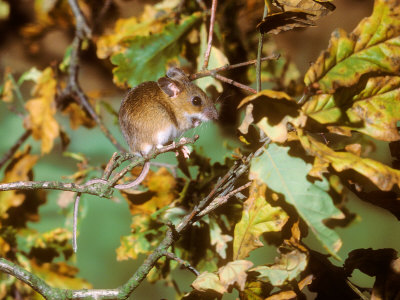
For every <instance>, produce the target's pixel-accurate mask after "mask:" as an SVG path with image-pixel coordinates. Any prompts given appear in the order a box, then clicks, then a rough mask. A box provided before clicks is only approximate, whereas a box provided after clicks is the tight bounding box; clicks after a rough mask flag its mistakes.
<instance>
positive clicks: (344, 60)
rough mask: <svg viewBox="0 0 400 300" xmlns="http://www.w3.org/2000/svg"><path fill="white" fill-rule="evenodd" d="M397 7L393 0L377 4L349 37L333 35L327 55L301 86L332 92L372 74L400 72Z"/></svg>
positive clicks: (312, 69) (336, 33)
mask: <svg viewBox="0 0 400 300" xmlns="http://www.w3.org/2000/svg"><path fill="white" fill-rule="evenodd" d="M399 13H400V7H399V6H398V1H396V0H387V1H385V0H377V1H375V6H374V10H373V13H372V15H371V17H369V18H365V19H364V20H362V21H361V22H360V23H359V25H358V26H357V27H356V29H355V30H354V31H353V32H352V33H351V34H350V35H349V34H347V33H346V32H345V31H344V30H341V29H339V30H336V31H334V32H333V34H332V37H331V40H330V45H329V48H328V50H327V51H325V52H323V53H322V54H321V56H320V57H319V58H318V59H317V61H316V62H315V64H313V65H312V66H311V68H310V69H309V70H308V71H307V73H306V75H305V78H304V82H305V84H306V85H307V86H309V87H312V88H313V89H320V90H322V91H323V92H332V91H334V90H336V89H337V88H339V87H344V86H345V87H348V86H351V85H354V84H355V83H357V82H358V80H359V79H360V78H361V76H362V75H364V74H368V73H372V72H384V73H395V72H398V71H399V69H400V64H399V63H398V62H399V59H400V36H399V35H400V18H399V17H398V15H399Z"/></svg>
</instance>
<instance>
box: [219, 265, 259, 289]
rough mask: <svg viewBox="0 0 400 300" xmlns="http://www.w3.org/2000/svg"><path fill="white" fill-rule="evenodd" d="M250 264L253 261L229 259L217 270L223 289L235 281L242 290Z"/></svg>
mask: <svg viewBox="0 0 400 300" xmlns="http://www.w3.org/2000/svg"><path fill="white" fill-rule="evenodd" d="M252 266H253V263H252V262H251V261H248V260H235V261H231V262H229V263H227V264H226V265H225V266H223V267H221V268H220V269H219V270H218V275H219V280H220V282H221V283H222V284H223V285H224V287H225V289H228V287H229V286H230V285H233V284H235V283H236V284H237V285H238V287H239V290H240V291H243V290H244V285H245V284H246V279H247V273H246V271H247V270H248V269H250V268H251V267H252Z"/></svg>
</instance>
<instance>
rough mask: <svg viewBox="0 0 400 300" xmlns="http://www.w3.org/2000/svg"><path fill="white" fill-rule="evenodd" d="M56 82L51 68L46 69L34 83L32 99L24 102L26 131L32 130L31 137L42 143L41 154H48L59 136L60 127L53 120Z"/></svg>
mask: <svg viewBox="0 0 400 300" xmlns="http://www.w3.org/2000/svg"><path fill="white" fill-rule="evenodd" d="M55 95H56V80H55V78H54V74H53V70H52V69H51V67H48V68H46V69H45V70H44V71H43V72H42V73H41V76H40V77H39V78H38V81H37V82H36V86H35V88H34V90H33V96H34V98H33V99H30V100H28V101H27V102H26V104H25V108H26V110H27V111H28V112H29V115H28V116H27V117H26V118H25V120H24V126H25V128H26V129H31V130H32V136H33V137H34V138H35V139H36V140H41V141H42V147H41V150H42V154H45V153H49V152H50V151H51V149H52V148H53V145H54V139H55V138H57V137H58V136H59V135H60V126H59V125H58V122H57V121H56V119H55V118H54V115H55V113H56V103H55V101H54V100H55Z"/></svg>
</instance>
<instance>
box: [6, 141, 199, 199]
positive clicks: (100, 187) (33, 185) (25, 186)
mask: <svg viewBox="0 0 400 300" xmlns="http://www.w3.org/2000/svg"><path fill="white" fill-rule="evenodd" d="M198 138H199V136H198V135H195V136H194V137H193V138H183V139H181V140H180V141H179V142H177V143H173V144H170V145H167V146H164V147H162V148H160V149H154V150H153V151H151V152H150V153H149V155H148V158H147V159H153V158H155V157H157V156H158V155H159V154H161V153H165V152H170V151H175V150H176V149H178V148H179V147H181V146H184V145H187V144H191V143H194V142H195V141H196V140H197V139H198ZM131 158H132V155H131V154H129V153H128V154H126V155H121V156H120V158H115V156H114V155H113V157H112V158H111V161H113V167H110V168H111V169H112V170H114V169H115V168H116V167H118V166H119V165H120V163H121V162H123V161H125V160H128V159H131ZM145 160H146V159H145V158H143V157H136V158H135V159H134V161H133V162H131V163H130V164H129V165H128V166H127V167H125V168H124V169H123V170H122V171H121V172H118V173H117V174H115V175H114V176H113V177H112V178H111V179H110V180H105V179H100V178H97V179H92V180H89V181H88V182H86V183H84V184H77V183H72V182H71V183H69V182H59V181H17V182H9V183H0V191H10V190H38V189H47V190H62V191H70V192H77V193H85V194H91V195H96V196H100V197H105V198H110V197H111V196H112V192H113V189H112V188H113V186H114V185H115V184H116V182H117V181H118V180H119V179H121V178H122V177H123V176H124V175H125V174H126V173H127V172H129V171H130V170H131V169H132V168H133V167H135V166H137V165H139V164H143V163H144V161H145ZM112 170H111V172H112ZM107 172H109V171H107ZM110 174H111V173H110Z"/></svg>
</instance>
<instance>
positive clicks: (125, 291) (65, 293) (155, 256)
mask: <svg viewBox="0 0 400 300" xmlns="http://www.w3.org/2000/svg"><path fill="white" fill-rule="evenodd" d="M125 157H127V156H125ZM252 158H253V154H250V155H249V156H247V157H243V158H242V159H241V160H240V161H236V162H235V164H234V165H233V166H232V167H231V168H230V169H229V171H228V172H227V173H226V174H225V175H224V176H223V177H222V178H220V179H219V180H218V181H217V184H216V185H215V187H214V188H213V189H212V190H211V192H210V193H209V194H208V196H207V197H205V198H204V199H203V200H201V201H200V202H199V204H198V205H197V206H196V207H195V208H193V210H192V211H191V212H190V213H189V214H187V215H186V216H185V217H184V218H183V219H182V221H181V222H180V223H179V225H178V226H176V228H169V229H168V230H167V232H166V236H165V238H164V239H163V241H162V242H161V243H160V244H159V245H158V247H157V248H156V249H155V250H154V251H153V252H152V253H151V254H150V255H149V256H148V257H147V258H146V260H145V261H144V262H143V263H142V265H141V266H140V267H139V268H138V269H137V270H136V272H135V273H134V274H133V276H132V277H131V278H130V279H129V280H128V281H127V282H126V283H125V284H123V285H122V286H120V287H119V288H116V289H104V290H96V289H92V290H86V289H85V290H67V289H65V290H61V289H57V288H52V287H49V286H48V285H47V284H46V283H45V282H44V281H43V280H41V279H40V278H39V277H37V276H36V275H34V274H32V273H30V272H28V271H26V270H24V269H22V268H21V267H19V266H17V265H15V264H13V263H12V262H9V261H7V260H5V259H0V270H1V271H3V272H5V273H7V274H10V275H12V276H15V277H16V278H17V279H19V280H21V281H23V282H25V283H27V284H29V285H30V286H31V287H32V288H33V289H35V290H36V291H37V292H38V293H40V294H41V295H43V296H44V297H45V298H46V299H60V298H63V299H81V298H88V299H127V298H128V297H129V296H130V294H131V293H132V292H133V291H134V290H135V289H136V287H138V286H139V284H140V283H141V282H142V281H143V280H144V279H145V278H146V276H147V274H148V273H149V272H150V270H151V269H152V268H153V267H154V265H155V264H156V263H157V261H158V260H159V259H160V258H161V257H162V256H164V255H167V254H166V253H168V251H167V250H168V248H169V247H171V246H172V245H173V243H174V242H176V241H177V240H178V239H179V238H180V235H181V233H183V232H184V231H185V230H186V229H188V228H189V227H190V226H191V225H192V224H193V222H195V221H197V220H198V219H200V218H201V217H202V215H201V211H202V210H203V209H205V208H206V207H207V206H208V205H209V203H210V202H212V201H213V200H214V199H215V198H217V197H220V198H221V197H228V198H229V197H230V196H231V195H232V193H237V192H238V190H240V189H243V188H244V186H242V187H240V188H238V189H236V190H235V189H234V185H235V183H236V181H237V180H238V179H239V178H240V177H241V176H242V175H243V174H244V173H246V172H247V170H248V168H249V163H250V161H251V159H252Z"/></svg>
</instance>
